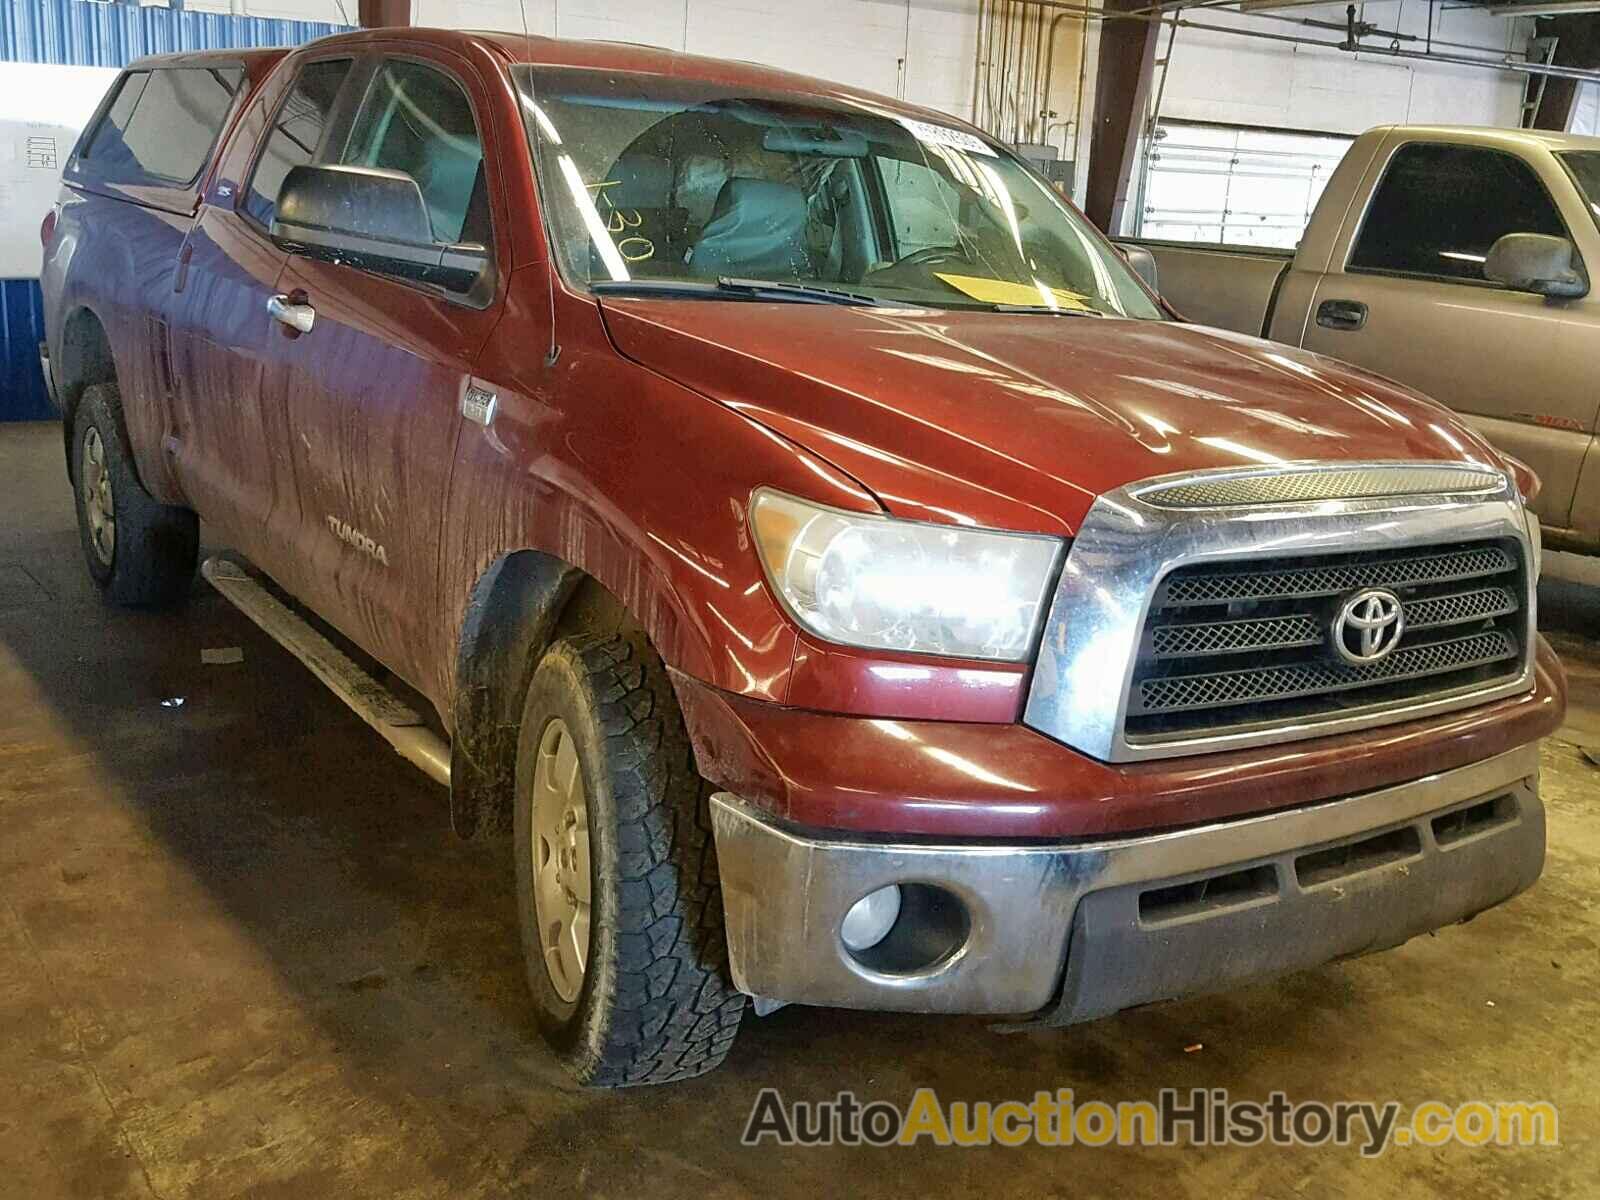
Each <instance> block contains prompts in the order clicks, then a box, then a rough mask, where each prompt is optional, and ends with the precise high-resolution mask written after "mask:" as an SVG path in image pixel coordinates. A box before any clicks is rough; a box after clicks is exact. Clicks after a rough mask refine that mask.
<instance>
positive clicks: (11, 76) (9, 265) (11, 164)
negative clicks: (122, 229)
mask: <svg viewBox="0 0 1600 1200" xmlns="http://www.w3.org/2000/svg"><path fill="white" fill-rule="evenodd" d="M116 77H117V72H116V70H115V69H114V68H111V67H60V66H47V65H44V64H41V63H11V62H5V63H0V279H34V278H37V277H38V274H39V263H40V258H41V256H42V253H43V252H42V250H41V247H40V244H39V224H40V222H42V221H43V220H44V216H45V214H46V213H47V212H49V211H50V206H51V205H52V204H54V203H55V202H56V194H57V193H58V192H59V191H60V190H61V168H62V166H63V165H64V164H65V163H66V160H67V155H68V154H70V153H71V152H72V147H73V145H74V144H75V143H76V142H77V140H78V134H79V133H80V132H81V131H82V129H83V127H84V125H86V124H87V123H88V121H89V118H90V117H92V116H93V115H94V110H95V108H96V107H97V106H98V105H99V103H100V98H101V97H102V96H104V95H105V92H106V88H108V87H110V86H111V81H112V80H113V79H115V78H116Z"/></svg>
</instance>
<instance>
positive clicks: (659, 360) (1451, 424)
mask: <svg viewBox="0 0 1600 1200" xmlns="http://www.w3.org/2000/svg"><path fill="white" fill-rule="evenodd" d="M602 310H603V312H604V314H605V319H606V325H607V328H608V329H609V331H610V334H611V337H612V339H613V340H614V342H615V343H616V345H617V347H618V349H619V350H620V351H621V352H622V353H623V354H626V355H627V356H628V357H630V358H632V359H634V360H635V361H637V362H639V363H641V364H643V365H644V366H647V367H649V368H651V369H653V370H656V371H659V372H661V373H662V374H664V375H666V376H668V377H669V378H672V379H674V380H676V381H677V382H679V383H681V384H683V385H684V386H686V387H689V388H692V389H694V390H695V391H697V392H699V393H701V394H702V395H706V396H709V397H711V398H712V399H714V400H717V401H719V402H721V403H724V404H727V405H729V406H730V407H732V408H735V409H737V410H738V411H740V412H741V413H744V414H745V415H747V416H749V417H750V418H752V419H753V420H756V421H759V422H760V423H761V424H763V425H765V426H767V427H768V428H770V429H772V430H774V431H776V432H778V433H781V434H782V435H784V436H785V437H788V438H790V439H792V440H793V441H795V442H796V443H798V444H800V445H801V446H803V447H805V448H806V449H807V450H809V451H811V452H812V453H814V454H816V455H818V456H819V457H821V458H823V459H826V460H827V461H829V462H831V463H833V464H834V465H835V466H836V467H838V468H839V469H840V470H843V471H845V472H847V473H849V474H850V475H852V476H853V477H854V478H855V479H857V480H858V481H859V482H860V483H861V484H862V485H864V486H865V487H866V488H868V489H869V490H870V491H871V492H873V493H874V494H875V495H876V496H877V497H878V499H879V500H880V501H881V502H882V503H883V504H884V506H885V507H886V508H887V509H888V510H889V511H890V512H892V513H895V514H896V515H898V516H904V517H911V518H916V519H920V520H933V521H944V522H955V523H960V524H976V525H982V526H990V527H995V528H1004V529H1016V530H1027V531H1037V532H1043V533H1055V534H1069V535H1070V534H1071V533H1073V532H1075V531H1076V529H1077V527H1078V525H1079V523H1080V521H1081V520H1082V518H1083V516H1084V514H1085V513H1086V512H1087V511H1088V509H1089V505H1090V504H1092V503H1093V501H1094V498H1095V497H1096V496H1098V495H1099V494H1101V493H1102V492H1106V491H1110V490H1112V489H1114V488H1117V487H1120V486H1122V485H1123V484H1126V483H1129V482H1132V481H1134V480H1138V479H1147V478H1149V477H1150V476H1153V475H1163V474H1168V473H1170V472H1175V471H1190V470H1196V469H1204V468H1216V467H1237V466H1242V465H1252V466H1259V465H1262V464H1271V463H1277V462H1305V461H1339V460H1344V461H1372V460H1378V459H1388V460H1397V459H1409V460H1442V461H1450V462H1461V461H1464V460H1472V461H1478V462H1483V463H1488V464H1493V465H1495V466H1496V467H1499V466H1501V465H1502V464H1501V462H1500V460H1499V458H1498V456H1496V454H1495V453H1494V451H1493V450H1491V449H1490V448H1489V447H1488V445H1487V444H1485V443H1484V442H1483V441H1482V440H1481V439H1480V438H1479V437H1477V436H1476V435H1475V434H1473V433H1472V432H1471V431H1470V430H1468V429H1467V428H1466V427H1465V426H1463V425H1462V424H1460V423H1459V422H1458V421H1457V420H1456V419H1455V418H1454V417H1453V416H1452V415H1451V414H1450V413H1449V412H1448V411H1447V410H1446V409H1444V408H1443V407H1442V406H1440V405H1437V404H1434V403H1433V402H1431V401H1429V400H1426V399H1423V398H1422V397H1420V396H1418V395H1416V394H1415V393H1412V392H1409V391H1407V390H1405V389H1403V388H1401V387H1399V386H1398V385H1396V384H1392V383H1389V382H1387V381H1385V380H1382V379H1380V378H1378V377H1377V376H1374V375H1370V374H1368V373H1366V372H1363V371H1359V370H1357V369H1355V368H1351V367H1347V366H1344V365H1342V364H1340V363H1336V362H1334V361H1333V360H1331V359H1327V358H1323V357H1321V356H1319V355H1315V354H1308V353H1305V352H1303V351H1300V350H1294V349H1290V348H1288V347H1285V346H1280V345H1276V344H1273V343H1270V342H1264V341H1261V340H1259V339H1257V338H1250V337H1244V336H1242V335H1239V334H1233V333H1228V332H1225V331H1222V330H1217V329H1206V328H1201V327H1199V326H1194V325H1183V324H1179V323H1177V322H1171V321H1131V320H1116V319H1110V318H1085V317H1057V316H1050V315H1039V316H1034V315H1027V314H1014V313H1011V314H1008V313H988V312H925V311H922V310H907V309H885V308H865V307H862V308H849V307H842V306H836V305H821V304H819V305H800V304H764V303H747V302H716V301H704V300H664V299H657V298H649V299H622V298H618V297H609V296H608V297H606V298H605V299H604V300H603V301H602Z"/></svg>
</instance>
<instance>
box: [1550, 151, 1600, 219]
mask: <svg viewBox="0 0 1600 1200" xmlns="http://www.w3.org/2000/svg"><path fill="white" fill-rule="evenodd" d="M1559 157H1560V159H1561V161H1562V162H1563V163H1565V164H1566V168H1567V170H1568V171H1569V172H1570V173H1571V175H1572V178H1573V179H1575V180H1576V181H1577V183H1578V190H1579V191H1581V192H1582V193H1583V198H1584V201H1585V202H1586V203H1587V204H1588V205H1589V215H1590V216H1592V217H1593V218H1594V219H1595V223H1596V224H1600V150H1581V151H1577V152H1575V153H1572V154H1562V155H1560V156H1559Z"/></svg>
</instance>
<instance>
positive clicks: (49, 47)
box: [0, 0, 346, 421]
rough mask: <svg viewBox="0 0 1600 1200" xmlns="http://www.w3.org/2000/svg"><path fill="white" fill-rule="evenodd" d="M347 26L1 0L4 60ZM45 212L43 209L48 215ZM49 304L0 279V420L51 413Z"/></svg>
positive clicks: (318, 32)
mask: <svg viewBox="0 0 1600 1200" xmlns="http://www.w3.org/2000/svg"><path fill="white" fill-rule="evenodd" d="M344 28H346V26H342V25H333V24H329V23H328V22H324V21H281V20H275V19H270V18H267V17H231V16H227V15H225V14H222V13H200V12H183V11H181V10H179V9H171V8H141V7H140V6H139V5H138V4H135V3H109V4H107V3H93V2H91V0H0V62H34V63H59V64H63V65H77V66H94V67H121V66H126V65H127V64H128V63H129V62H131V61H132V60H133V59H135V58H138V57H140V56H141V55H145V54H166V53H169V52H171V51H175V50H211V49H219V48H226V47H235V46H298V45H300V44H301V43H302V42H308V41H310V40H311V39H313V38H319V37H323V36H325V35H327V34H330V33H338V32H339V31H340V30H341V29H344ZM43 215H44V214H42V213H41V214H40V216H41V217H43ZM43 338H44V311H43V304H42V301H41V299H40V295H39V284H38V282H37V281H36V280H32V279H5V280H0V421H28V420H37V419H39V418H42V417H49V416H53V415H54V411H53V409H52V408H51V407H50V401H49V398H48V396H46V394H45V390H44V378H43V377H42V376H41V375H40V374H39V342H40V341H41V340H43Z"/></svg>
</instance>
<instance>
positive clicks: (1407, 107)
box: [1158, 0, 1526, 133]
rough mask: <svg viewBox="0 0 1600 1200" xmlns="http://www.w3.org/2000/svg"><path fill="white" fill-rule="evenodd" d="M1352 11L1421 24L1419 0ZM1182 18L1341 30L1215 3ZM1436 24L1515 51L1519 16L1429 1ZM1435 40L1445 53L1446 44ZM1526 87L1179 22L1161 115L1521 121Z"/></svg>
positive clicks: (1328, 125)
mask: <svg viewBox="0 0 1600 1200" xmlns="http://www.w3.org/2000/svg"><path fill="white" fill-rule="evenodd" d="M1279 11H1280V15H1284V16H1292V17H1311V18H1314V19H1316V20H1321V21H1338V22H1343V21H1344V6H1343V5H1342V4H1341V5H1335V6H1330V7H1327V8H1324V7H1321V6H1318V7H1314V8H1295V9H1292V10H1279ZM1357 15H1358V19H1364V20H1367V21H1370V22H1371V23H1373V24H1375V25H1378V26H1380V27H1381V28H1383V29H1389V30H1396V29H1397V30H1399V31H1400V32H1402V33H1415V34H1418V35H1423V34H1426V33H1427V25H1428V5H1427V4H1426V3H1422V2H1421V0H1410V2H1409V3H1401V2H1398V0H1396V2H1390V0H1383V2H1377V3H1369V4H1366V5H1363V6H1361V7H1360V8H1359V9H1358V12H1357ZM1188 16H1190V17H1191V18H1192V19H1194V20H1197V21H1201V22H1204V23H1206V24H1210V25H1236V26H1239V27H1240V28H1246V29H1253V30H1260V31H1264V32H1268V33H1275V34H1286V35H1289V36H1304V37H1308V38H1315V39H1317V40H1319V41H1334V42H1337V41H1340V40H1341V39H1342V36H1343V35H1342V34H1341V33H1339V32H1336V31H1334V30H1332V29H1315V28H1308V27H1305V26H1296V25H1289V24H1285V23H1284V22H1281V21H1276V20H1260V19H1255V18H1250V17H1244V16H1241V15H1239V14H1237V13H1230V12H1225V11H1223V10H1220V9H1217V10H1204V11H1201V10H1196V11H1193V12H1191V13H1189V14H1188ZM1433 34H1434V37H1436V38H1443V39H1446V40H1448V41H1452V42H1465V43H1472V44H1475V45H1481V46H1486V47H1492V48H1494V49H1496V50H1501V51H1503V50H1506V49H1509V48H1512V47H1513V44H1514V46H1515V48H1516V49H1517V50H1519V51H1520V50H1521V48H1522V44H1523V38H1524V37H1525V35H1526V29H1525V25H1524V23H1522V22H1513V21H1508V20H1506V19H1505V18H1503V17H1494V16H1490V15H1489V14H1488V13H1486V12H1479V11H1472V10H1467V9H1460V8H1446V7H1444V6H1440V7H1438V8H1436V9H1435V19H1434V28H1433ZM1513 39H1514V43H1513ZM1370 40H1371V41H1373V42H1379V41H1380V39H1376V38H1374V39H1370ZM1166 46H1167V33H1166V31H1165V30H1163V31H1162V34H1161V41H1160V44H1159V50H1158V53H1159V54H1162V55H1164V54H1165V53H1166ZM1401 47H1402V48H1403V49H1414V50H1420V49H1422V48H1423V47H1422V46H1421V45H1419V44H1418V43H1414V42H1403V43H1401ZM1436 49H1439V50H1440V51H1441V52H1444V51H1443V48H1442V47H1436ZM1450 53H1458V52H1457V51H1450ZM1158 78H1159V76H1158ZM1522 90H1523V85H1522V79H1521V77H1520V76H1516V75H1510V74H1506V73H1503V72H1499V71H1487V70H1481V69H1478V68H1476V67H1449V66H1443V65H1440V64H1437V63H1417V62H1408V61H1405V60H1403V59H1392V58H1384V57H1381V56H1378V55H1362V54H1349V53H1346V52H1345V51H1343V50H1337V49H1332V48H1329V49H1321V48H1317V47H1308V46H1292V45H1289V44H1287V43H1283V42H1273V41H1266V40H1262V39H1257V38H1244V37H1238V36H1234V35H1230V34H1222V33H1212V32H1209V31H1204V30H1198V29H1180V30H1179V31H1178V36H1177V44H1176V47H1175V49H1174V52H1173V55H1172V65H1171V68H1170V73H1169V75H1168V77H1167V84H1166V92H1165V94H1164V96H1163V97H1162V104H1161V115H1162V116H1164V117H1172V118H1183V119H1188V120H1197V121H1215V122H1219V123H1222V124H1228V125H1260V126H1267V127H1270V128H1274V129H1297V130H1307V131H1315V132H1326V133H1360V132H1361V131H1362V130H1364V129H1369V128H1371V127H1372V126H1374V125H1383V124H1388V123H1390V122H1400V123H1408V124H1449V125H1513V126H1515V125H1518V124H1520V120H1519V116H1520V112H1521V104H1522Z"/></svg>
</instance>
